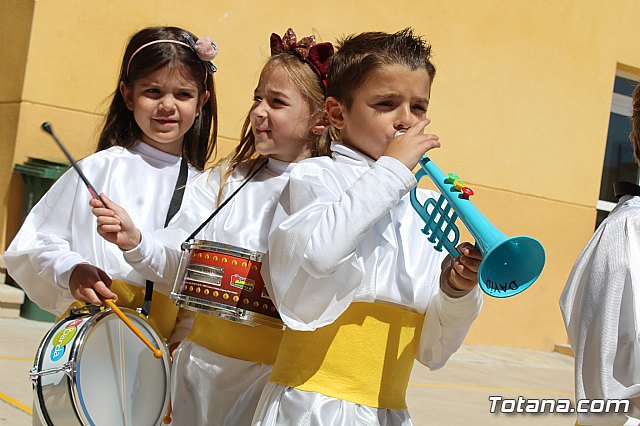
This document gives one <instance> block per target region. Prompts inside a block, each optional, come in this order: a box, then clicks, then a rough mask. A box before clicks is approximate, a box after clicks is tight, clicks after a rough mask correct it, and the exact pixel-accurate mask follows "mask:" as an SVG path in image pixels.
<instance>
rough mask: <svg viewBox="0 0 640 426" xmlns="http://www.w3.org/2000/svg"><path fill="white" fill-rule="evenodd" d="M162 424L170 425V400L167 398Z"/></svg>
mask: <svg viewBox="0 0 640 426" xmlns="http://www.w3.org/2000/svg"><path fill="white" fill-rule="evenodd" d="M162 423H164V424H165V425H168V424H169V423H171V398H169V406H168V407H167V415H166V416H164V418H163V419H162Z"/></svg>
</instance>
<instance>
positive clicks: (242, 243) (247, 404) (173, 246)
mask: <svg viewBox="0 0 640 426" xmlns="http://www.w3.org/2000/svg"><path fill="white" fill-rule="evenodd" d="M291 167H292V164H291V163H285V162H281V161H278V160H274V159H269V162H268V163H267V165H266V166H265V167H264V168H263V169H262V170H260V171H259V172H258V173H257V174H256V175H255V176H254V177H253V179H252V180H251V181H250V182H249V183H248V184H247V185H246V186H245V187H244V188H242V189H241V190H240V192H238V194H237V195H236V196H235V197H234V198H233V199H232V200H231V201H230V202H229V203H228V204H227V205H226V206H225V207H224V208H223V209H222V210H220V212H219V214H218V215H217V216H216V217H215V218H214V219H213V220H212V221H211V222H210V223H209V224H208V225H207V226H206V227H205V228H204V229H203V230H202V231H200V232H199V233H198V235H196V239H204V240H209V241H214V242H218V243H224V244H230V245H234V246H239V247H242V248H244V249H248V250H254V251H258V252H262V253H264V252H266V251H267V248H268V241H267V238H268V234H269V226H270V224H271V221H272V218H273V212H274V209H275V205H276V203H277V201H278V198H279V196H280V192H281V191H282V188H283V187H284V185H285V184H286V182H287V179H288V175H289V169H290V168H291ZM248 169H249V167H248V165H247V164H243V165H240V166H239V167H237V168H236V169H235V170H234V172H233V173H232V175H231V177H230V179H229V181H228V183H227V184H226V185H225V187H224V191H223V194H222V199H223V200H225V199H227V197H228V196H229V195H230V194H231V193H232V192H233V191H234V190H235V189H236V188H237V187H238V186H239V185H240V184H241V183H242V182H243V181H244V178H245V177H247V175H248ZM219 187H220V169H219V168H216V169H213V170H209V171H208V172H205V173H204V174H203V175H202V176H200V177H199V178H198V179H197V180H195V181H194V182H193V183H192V184H191V185H190V187H189V189H188V191H187V194H185V201H184V208H183V209H182V210H181V211H180V213H179V214H178V216H177V217H176V218H175V221H174V222H173V223H172V224H171V226H170V227H169V228H167V229H163V230H160V231H158V232H155V233H154V234H153V235H151V234H149V233H143V236H142V242H141V244H140V245H139V246H138V247H136V248H135V249H133V250H131V251H128V252H126V253H125V258H126V259H127V260H128V261H129V262H130V263H131V265H133V266H134V267H135V269H136V270H137V271H138V272H140V273H141V274H143V275H144V276H145V277H147V278H149V279H153V280H157V281H163V282H165V283H173V280H174V278H175V276H176V274H177V270H178V263H179V260H180V254H181V252H180V250H179V246H180V243H181V242H182V241H184V240H185V239H186V238H187V237H188V236H189V234H191V233H192V232H193V231H194V230H195V229H196V228H197V227H198V226H199V225H200V224H201V223H202V222H204V220H205V219H206V218H207V217H208V216H209V215H210V214H211V212H213V210H215V207H216V203H217V198H218V189H219ZM262 271H263V273H264V271H265V268H264V267H263V268H262ZM212 332H215V330H212ZM270 372H271V366H270V365H265V364H260V363H255V362H248V361H244V360H239V359H235V358H230V357H227V356H224V355H221V354H218V353H215V352H212V351H210V350H208V349H206V348H204V347H202V346H200V345H197V344H195V343H194V342H192V341H190V340H189V339H186V340H184V341H183V343H182V344H181V345H180V347H179V348H178V351H177V353H176V356H175V359H174V363H173V372H172V394H173V404H174V405H173V424H176V425H194V426H195V425H219V426H242V425H248V424H250V422H251V418H252V416H253V413H254V411H255V407H256V405H257V403H258V399H259V397H260V393H261V392H262V389H263V387H264V385H265V383H266V382H267V376H268V375H269V374H270Z"/></svg>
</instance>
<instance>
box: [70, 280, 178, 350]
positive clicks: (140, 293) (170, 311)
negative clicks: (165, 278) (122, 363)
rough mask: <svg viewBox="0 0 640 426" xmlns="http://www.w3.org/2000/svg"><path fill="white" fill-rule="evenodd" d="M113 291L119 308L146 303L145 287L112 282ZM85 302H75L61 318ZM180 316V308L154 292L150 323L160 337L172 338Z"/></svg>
mask: <svg viewBox="0 0 640 426" xmlns="http://www.w3.org/2000/svg"><path fill="white" fill-rule="evenodd" d="M111 291H113V292H114V293H115V294H117V295H118V300H117V301H116V306H118V307H119V308H131V309H136V308H141V307H142V304H143V303H144V287H140V286H137V285H133V284H128V283H126V282H124V281H120V280H113V281H112V282H111ZM84 305H85V303H84V302H74V303H73V304H72V305H71V306H69V309H67V312H65V313H64V315H62V317H60V318H64V317H66V316H67V315H68V314H69V311H70V310H71V308H75V307H82V306H84ZM177 316H178V307H177V306H176V305H175V304H174V303H173V302H172V301H171V299H169V297H168V296H165V295H164V294H162V293H159V292H157V291H154V292H153V298H152V299H151V313H150V315H149V323H150V324H151V325H152V326H154V327H155V329H156V330H157V331H158V333H160V336H161V337H162V338H163V339H164V340H165V342H166V341H168V340H169V337H171V333H172V332H173V327H174V326H175V325H176V318H177Z"/></svg>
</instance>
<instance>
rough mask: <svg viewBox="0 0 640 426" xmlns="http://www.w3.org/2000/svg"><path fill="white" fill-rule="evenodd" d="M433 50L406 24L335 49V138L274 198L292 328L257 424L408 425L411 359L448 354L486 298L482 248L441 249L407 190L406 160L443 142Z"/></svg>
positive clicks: (276, 267)
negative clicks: (434, 94) (434, 126)
mask: <svg viewBox="0 0 640 426" xmlns="http://www.w3.org/2000/svg"><path fill="white" fill-rule="evenodd" d="M429 58H430V47H429V46H428V45H427V44H426V43H425V42H424V41H423V40H422V39H421V38H420V37H417V36H414V35H413V33H412V32H411V30H409V29H407V30H404V31H400V32H398V33H395V34H386V33H377V32H376V33H374V32H371V33H362V34H359V35H355V36H349V37H347V38H346V39H345V40H343V41H342V42H341V46H340V48H339V49H338V52H337V53H336V54H335V55H334V57H333V58H332V60H331V65H330V68H329V72H328V78H327V102H326V110H327V115H328V117H329V120H330V121H331V123H332V125H333V126H334V127H335V128H336V129H338V130H339V132H340V140H339V142H334V143H333V144H332V146H331V149H332V158H326V157H319V158H312V159H308V160H304V161H301V162H300V163H299V164H298V165H297V166H296V167H295V168H294V169H293V170H292V171H291V175H290V179H289V184H288V186H287V187H286V188H285V190H284V191H283V194H282V197H281V199H280V202H279V205H278V209H277V210H276V215H275V218H274V223H273V224H272V231H271V234H270V236H269V254H268V257H269V258H268V266H269V271H270V278H269V280H268V281H267V283H266V284H267V288H268V289H269V293H270V294H271V295H272V298H273V300H274V302H275V303H276V307H277V309H278V311H279V312H280V315H281V317H282V319H283V321H284V322H285V324H286V326H287V329H285V333H284V336H283V339H282V343H281V345H280V350H279V352H278V357H277V359H276V363H275V364H274V367H273V370H272V373H271V375H270V376H269V383H268V384H267V386H266V387H265V390H264V392H263V394H262V397H261V398H260V403H259V405H258V408H257V410H256V415H255V416H254V419H253V424H254V425H261V426H272V425H299V426H311V425H332V426H333V425H339V426H347V425H349V426H350V425H368V426H369V425H371V426H372V425H388V426H391V425H405V426H406V425H410V424H411V418H410V416H409V412H408V410H407V405H406V401H405V395H406V389H407V386H408V382H409V376H410V373H411V369H412V367H413V362H414V359H417V360H418V361H420V362H422V363H423V364H425V365H427V366H428V367H429V368H431V369H437V368H440V367H442V366H443V365H444V364H445V363H446V361H447V359H448V358H449V357H450V356H451V354H452V353H454V352H455V351H456V350H457V349H458V348H459V347H460V345H461V344H462V341H463V339H464V337H465V335H466V334H467V331H468V330H469V328H470V326H471V323H472V322H473V320H474V319H475V318H476V317H477V315H478V313H479V311H480V308H481V305H482V294H481V292H480V289H479V288H478V285H477V270H478V267H479V264H480V262H481V259H482V255H481V254H480V252H479V251H478V250H475V249H473V246H472V245H471V244H469V243H462V244H460V246H458V249H459V250H460V252H461V256H459V257H457V258H456V259H455V260H452V259H451V258H450V257H448V256H447V255H446V254H444V253H441V252H438V251H436V250H435V248H434V246H433V245H432V244H431V243H429V242H428V241H427V238H426V237H425V236H424V234H423V233H422V232H421V230H422V228H424V225H425V224H424V222H423V221H422V220H421V219H420V217H419V215H418V214H417V213H416V212H415V211H414V210H413V208H412V207H411V203H410V196H409V191H410V190H411V189H413V188H415V186H416V178H415V176H414V174H413V173H412V171H411V170H412V169H413V168H414V167H415V166H416V164H417V163H418V160H419V159H420V157H421V156H422V155H423V154H424V153H425V152H426V151H428V150H429V149H433V148H437V147H439V146H440V144H439V142H438V137H437V136H436V135H433V134H424V133H423V132H424V129H425V127H426V126H427V124H428V123H429V120H428V119H427V118H426V110H427V105H428V102H429V96H430V88H431V80H432V78H433V74H434V73H435V69H434V68H433V65H432V64H431V62H430V59H429ZM399 131H402V132H399ZM396 136H397V137H396ZM435 195H437V194H435V193H434V192H432V191H423V190H419V196H420V197H423V198H424V197H426V196H435Z"/></svg>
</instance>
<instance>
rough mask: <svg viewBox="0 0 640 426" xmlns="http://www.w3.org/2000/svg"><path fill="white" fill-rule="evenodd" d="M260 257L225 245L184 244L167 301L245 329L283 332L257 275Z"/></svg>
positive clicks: (258, 273) (205, 242) (195, 242)
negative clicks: (244, 325)
mask: <svg viewBox="0 0 640 426" xmlns="http://www.w3.org/2000/svg"><path fill="white" fill-rule="evenodd" d="M262 257H263V253H260V252H257V251H251V250H245V249H243V248H240V247H235V246H232V245H228V244H221V243H215V242H212V241H205V240H194V241H190V242H185V243H184V244H182V256H181V258H180V264H179V266H178V274H177V275H176V280H175V283H174V285H173V291H172V292H171V295H170V298H171V299H173V300H174V302H175V303H176V304H177V305H178V306H184V307H185V308H187V309H191V310H195V311H200V312H204V313H207V314H210V315H215V316H218V317H221V318H225V319H229V320H232V321H238V322H241V323H244V324H247V325H251V326H259V325H268V326H272V327H277V328H284V323H283V322H282V320H281V319H280V315H279V314H278V311H276V307H275V306H274V304H273V302H272V301H271V298H270V297H269V294H268V293H267V289H266V288H265V286H264V281H263V280H262V276H261V275H260V267H261V266H262V263H261V262H262Z"/></svg>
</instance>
